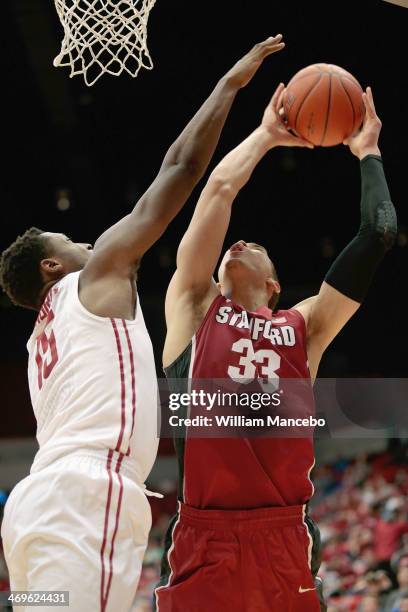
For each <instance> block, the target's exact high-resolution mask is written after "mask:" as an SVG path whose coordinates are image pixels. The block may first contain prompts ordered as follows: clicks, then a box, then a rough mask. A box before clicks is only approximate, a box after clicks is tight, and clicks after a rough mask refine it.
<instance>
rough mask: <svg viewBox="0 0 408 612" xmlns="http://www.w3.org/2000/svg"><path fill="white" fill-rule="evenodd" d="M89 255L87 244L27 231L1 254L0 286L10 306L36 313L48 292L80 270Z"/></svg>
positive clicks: (37, 231)
mask: <svg viewBox="0 0 408 612" xmlns="http://www.w3.org/2000/svg"><path fill="white" fill-rule="evenodd" d="M91 253H92V247H91V245H90V244H84V243H75V242H72V241H71V240H70V239H69V238H68V237H67V236H65V235H64V234H54V233H52V232H43V231H42V230H40V229H38V228H37V227H31V228H30V229H29V230H27V231H26V232H25V233H24V234H23V235H22V236H18V237H17V239H16V240H15V241H14V242H13V244H11V245H10V246H9V247H8V249H6V250H5V251H3V253H2V256H1V259H0V284H1V286H2V287H3V289H4V291H5V292H6V293H7V295H8V296H9V298H10V299H11V301H12V302H13V303H14V304H17V305H18V306H24V307H25V308H32V309H34V310H38V309H39V308H40V306H41V303H42V301H43V299H44V297H45V294H46V292H47V291H48V289H49V288H50V287H51V286H52V285H53V284H54V283H56V282H57V281H59V280H60V279H61V278H62V277H64V276H65V275H66V274H69V273H70V272H76V271H78V270H82V268H83V267H84V266H85V264H86V262H87V261H88V259H89V257H90V255H91Z"/></svg>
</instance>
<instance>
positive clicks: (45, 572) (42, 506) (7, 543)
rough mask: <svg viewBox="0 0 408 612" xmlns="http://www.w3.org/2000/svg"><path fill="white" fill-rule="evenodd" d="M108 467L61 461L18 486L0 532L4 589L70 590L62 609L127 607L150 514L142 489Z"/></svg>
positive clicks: (106, 611) (82, 459)
mask: <svg viewBox="0 0 408 612" xmlns="http://www.w3.org/2000/svg"><path fill="white" fill-rule="evenodd" d="M115 455H117V453H115ZM115 466H117V464H116V463H115V458H113V460H112V464H111V469H110V470H108V469H107V462H106V459H105V460H103V459H102V458H95V457H87V456H68V457H66V458H64V459H60V460H59V461H57V462H55V463H53V464H52V465H50V466H48V467H46V468H44V469H42V470H41V471H39V472H35V473H32V474H30V475H29V476H27V478H25V479H24V480H22V481H21V482H19V483H18V485H17V486H16V487H15V488H14V489H13V491H12V493H11V495H10V497H9V499H8V501H7V504H6V507H5V510H4V520H3V524H2V530H1V532H2V537H3V544H4V554H5V558H6V562H7V566H8V569H9V573H10V586H11V590H18V591H55V590H57V591H69V601H70V606H69V608H58V609H59V610H61V611H62V610H64V609H67V610H72V611H73V612H122V611H123V612H128V611H129V610H131V607H132V602H133V599H134V597H135V593H136V589H137V585H138V582H139V578H140V573H141V568H142V561H143V556H144V553H145V549H146V545H147V538H148V534H149V531H150V527H151V511H150V505H149V503H148V501H147V499H146V496H145V494H144V492H143V485H139V484H137V483H136V482H135V481H134V480H133V479H131V478H130V477H129V475H126V470H123V471H122V469H121V470H120V474H119V473H118V470H117V469H116V467H115ZM122 467H123V466H122ZM122 472H123V473H122ZM18 609H19V611H21V612H22V611H23V610H25V609H26V608H24V607H19V608H18ZM54 609H55V610H56V609H57V608H56V607H48V606H47V607H44V608H43V607H36V608H35V610H37V612H39V611H40V610H44V612H49V611H50V610H54ZM30 610H34V608H31V607H30Z"/></svg>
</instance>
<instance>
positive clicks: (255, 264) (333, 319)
mask: <svg viewBox="0 0 408 612" xmlns="http://www.w3.org/2000/svg"><path fill="white" fill-rule="evenodd" d="M283 91H284V86H283V85H282V84H281V85H280V86H279V87H278V88H277V90H276V92H275V94H274V96H273V98H272V100H271V103H270V105H269V106H268V107H267V109H266V111H265V113H264V116H263V120H262V123H261V125H260V126H259V127H258V128H257V129H256V130H255V131H254V132H253V133H252V134H251V135H250V136H249V137H248V138H247V139H246V140H244V141H243V142H242V143H241V144H240V145H239V146H238V147H237V148H236V149H234V150H233V151H232V152H231V153H229V154H228V155H227V156H226V157H225V158H224V159H223V160H222V161H221V163H220V164H219V165H218V167H217V168H216V169H215V170H214V171H213V173H212V174H211V176H210V179H209V181H208V183H207V185H206V187H205V189H204V190H203V192H202V194H201V197H200V200H199V202H198V204H197V206H196V209H195V212H194V215H193V218H192V221H191V223H190V226H189V228H188V230H187V232H186V233H185V235H184V238H183V240H182V241H181V244H180V246H179V249H178V254H177V270H176V272H175V274H174V276H173V279H172V281H171V284H170V286H169V289H168V293H167V298H166V319H167V326H168V332H167V338H166V343H165V348H164V355H163V360H164V366H165V371H166V375H167V376H168V377H169V379H173V380H174V379H178V380H177V383H176V384H177V385H178V387H179V388H180V386H181V384H182V379H185V380H186V379H190V380H191V379H193V382H192V383H191V385H192V386H193V385H194V380H195V379H208V378H213V379H214V378H216V379H217V378H218V379H228V378H230V379H233V380H239V379H242V380H243V381H244V380H245V381H248V380H251V379H259V378H261V379H265V378H267V379H268V380H271V381H273V380H274V379H275V380H276V378H277V377H279V378H293V379H309V380H310V378H312V379H313V378H315V376H316V374H317V369H318V365H319V361H320V359H321V356H322V354H323V352H324V350H325V349H326V348H327V346H328V345H329V344H330V342H331V341H332V340H333V338H334V337H335V336H336V334H337V333H338V332H339V331H340V329H341V328H342V327H343V326H344V325H345V323H346V322H347V321H348V320H349V319H350V317H351V316H352V315H353V314H354V313H355V312H356V310H357V309H358V307H359V305H360V303H361V301H362V299H363V297H364V294H365V292H366V290H367V289H368V285H369V283H370V280H371V278H372V275H373V273H374V271H375V269H376V267H377V265H378V264H379V262H380V261H381V259H382V257H383V255H384V254H385V252H386V251H387V250H388V248H389V247H390V246H391V244H392V243H393V240H394V237H395V233H396V215H395V210H394V207H393V204H392V202H391V201H390V195H389V192H388V188H387V184H386V181H385V177H384V173H383V170H382V162H381V157H380V152H379V149H378V137H379V133H380V129H381V122H380V120H379V119H378V117H377V115H376V112H375V107H374V102H373V98H372V94H371V90H370V89H369V88H368V89H367V92H366V93H365V94H364V96H363V98H364V104H365V108H366V118H365V121H364V125H363V128H362V130H361V131H360V132H359V133H358V134H356V135H354V136H353V137H351V138H350V139H349V140H348V141H347V142H346V143H345V144H348V145H349V147H350V149H351V152H352V153H353V154H354V155H356V156H357V157H358V158H359V159H360V160H361V173H362V200H361V215H362V222H361V226H360V229H359V232H358V234H357V236H356V237H355V238H354V239H353V241H352V242H351V243H350V244H349V245H348V246H347V247H346V249H345V250H344V251H343V252H342V253H341V254H340V255H339V257H338V258H337V260H336V261H335V262H334V264H333V266H332V267H331V269H330V271H329V272H328V274H327V276H326V278H325V281H324V282H323V284H322V286H321V289H320V292H319V294H318V295H316V296H313V297H310V298H309V299H307V300H305V301H303V302H301V303H300V304H297V305H296V306H294V307H293V308H291V309H289V310H280V311H277V312H273V309H274V307H275V305H276V303H277V299H278V297H279V293H280V285H279V281H278V278H277V274H276V271H275V268H274V265H273V263H272V261H271V260H270V259H269V256H268V253H267V251H266V250H265V248H263V247H261V246H259V245H257V244H255V243H251V242H248V243H247V242H245V241H243V240H240V241H239V242H236V243H235V244H234V245H232V246H231V248H230V249H228V250H227V252H226V253H225V255H224V257H223V259H222V262H221V265H220V268H219V271H218V277H219V283H218V284H217V283H216V282H215V281H214V280H213V273H214V271H215V268H216V264H217V261H218V259H219V257H220V253H221V249H222V245H223V241H224V238H225V235H226V232H227V229H228V225H229V221H230V216H231V209H232V203H233V201H234V199H235V197H236V195H237V194H238V192H239V190H240V189H241V188H242V187H243V186H244V185H245V183H246V182H247V181H248V179H249V178H250V176H251V173H252V171H253V170H254V168H255V166H256V165H257V163H258V162H259V161H260V159H261V158H262V157H263V156H264V155H265V154H266V153H267V151H269V150H270V149H271V148H273V147H276V146H280V145H286V146H291V145H293V146H307V143H305V142H304V141H302V140H300V139H298V138H296V137H295V136H293V135H292V134H289V132H288V131H287V130H286V127H285V124H284V121H283V119H282V117H281V114H282V113H281V110H280V109H281V106H282V96H283ZM197 382H198V381H197ZM170 384H172V383H171V381H170ZM173 384H174V383H173ZM176 450H177V452H178V459H179V466H180V496H179V509H178V512H177V515H176V516H175V517H174V518H173V520H172V522H171V524H170V527H169V531H168V534H167V542H166V549H167V550H166V555H165V557H164V560H163V566H162V577H161V581H160V586H159V587H158V588H157V589H156V603H157V608H158V611H159V612H181V611H183V612H185V611H191V612H192V611H194V612H201V611H203V612H204V611H207V610H211V612H221V611H224V610H226V609H231V610H234V612H267V611H271V610H272V611H276V612H281V611H282V612H283V611H284V612H295V611H300V610H301V611H302V612H315V611H317V610H324V609H325V605H324V602H323V601H322V597H321V593H320V591H321V582H320V581H319V579H318V578H316V574H317V570H318V567H319V536H318V530H317V528H316V527H315V526H314V524H313V521H312V520H311V519H310V518H309V517H308V516H307V512H306V505H307V503H308V501H309V500H310V498H311V496H312V494H313V485H312V483H311V480H310V472H311V469H312V467H313V464H314V456H313V441H312V439H311V437H310V436H309V437H304V438H290V439H289V438H286V439H283V438H274V439H267V438H265V437H244V436H242V437H237V436H235V437H230V438H227V439H219V438H218V439H217V438H214V437H205V438H204V437H203V438H198V437H194V436H192V435H190V434H189V430H188V429H187V431H186V432H185V435H184V437H183V438H181V439H176ZM318 592H319V594H318ZM319 600H320V601H319Z"/></svg>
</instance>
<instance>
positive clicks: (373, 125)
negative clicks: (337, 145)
mask: <svg viewBox="0 0 408 612" xmlns="http://www.w3.org/2000/svg"><path fill="white" fill-rule="evenodd" d="M363 103H364V107H365V116H364V121H363V125H362V127H361V129H360V130H359V131H358V132H357V133H356V134H353V135H352V136H350V137H349V138H347V139H346V140H344V141H343V144H345V145H347V146H348V147H350V151H351V152H352V153H353V155H356V156H357V157H358V158H359V159H363V157H365V156H366V155H370V154H371V155H381V153H380V149H379V148H378V138H379V136H380V132H381V125H382V124H381V120H380V118H379V117H378V115H377V113H376V110H375V106H374V98H373V93H372V91H371V87H367V90H366V91H365V92H364V93H363Z"/></svg>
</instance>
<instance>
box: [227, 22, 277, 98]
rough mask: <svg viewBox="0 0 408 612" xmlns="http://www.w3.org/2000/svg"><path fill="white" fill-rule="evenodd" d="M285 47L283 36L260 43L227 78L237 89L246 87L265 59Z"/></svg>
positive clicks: (233, 68)
mask: <svg viewBox="0 0 408 612" xmlns="http://www.w3.org/2000/svg"><path fill="white" fill-rule="evenodd" d="M284 46H285V43H284V42H282V34H277V35H276V36H270V37H269V38H267V39H266V40H264V41H263V42H260V43H258V44H257V45H255V47H253V48H252V49H251V51H249V53H247V54H246V55H244V57H243V58H241V59H240V60H239V61H238V62H237V63H236V64H235V65H234V66H233V67H232V68H231V70H229V71H228V72H227V74H226V75H225V77H226V78H227V79H228V80H229V81H230V82H232V83H233V84H234V85H235V86H236V87H238V88H241V87H245V85H247V84H248V83H249V81H250V80H251V79H252V77H253V76H254V74H255V72H256V71H257V70H258V68H259V66H260V65H261V64H262V62H263V61H264V59H265V57H268V55H271V53H276V52H277V51H280V50H281V49H283V47H284Z"/></svg>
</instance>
